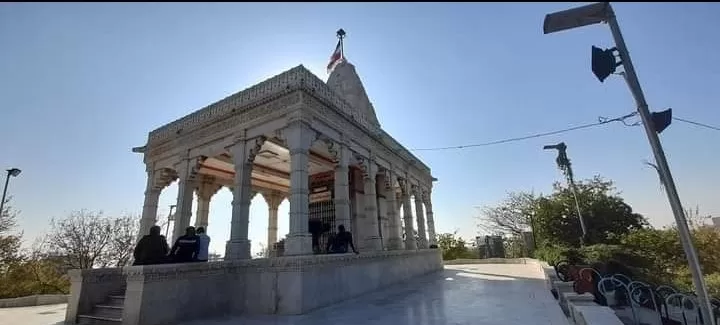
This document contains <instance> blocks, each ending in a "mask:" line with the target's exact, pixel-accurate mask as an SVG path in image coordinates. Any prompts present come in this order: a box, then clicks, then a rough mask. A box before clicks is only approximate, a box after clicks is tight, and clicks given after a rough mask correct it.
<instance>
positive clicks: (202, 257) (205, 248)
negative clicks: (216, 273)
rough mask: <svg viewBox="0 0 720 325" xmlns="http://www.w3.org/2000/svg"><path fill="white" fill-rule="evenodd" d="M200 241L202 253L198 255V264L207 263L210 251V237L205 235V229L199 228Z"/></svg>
mask: <svg viewBox="0 0 720 325" xmlns="http://www.w3.org/2000/svg"><path fill="white" fill-rule="evenodd" d="M197 235H198V240H199V241H200V251H199V252H198V255H197V261H198V262H207V261H208V254H209V250H210V236H208V235H207V234H206V233H205V227H198V228H197Z"/></svg>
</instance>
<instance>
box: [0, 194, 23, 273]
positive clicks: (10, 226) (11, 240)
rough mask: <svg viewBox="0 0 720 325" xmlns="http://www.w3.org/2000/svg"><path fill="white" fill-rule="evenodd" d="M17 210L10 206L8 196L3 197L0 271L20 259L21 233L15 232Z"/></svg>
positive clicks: (0, 216) (0, 219)
mask: <svg viewBox="0 0 720 325" xmlns="http://www.w3.org/2000/svg"><path fill="white" fill-rule="evenodd" d="M16 218H17V212H16V211H14V210H13V209H12V208H11V206H10V198H9V197H8V198H6V199H5V205H4V206H3V211H0V272H3V271H5V270H4V269H6V268H7V266H8V265H10V264H11V263H14V262H18V261H20V259H21V255H20V243H21V240H22V234H21V233H20V234H18V233H16V232H15V227H16V226H17V224H16V221H15V220H16Z"/></svg>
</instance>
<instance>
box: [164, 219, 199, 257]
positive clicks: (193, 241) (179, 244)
mask: <svg viewBox="0 0 720 325" xmlns="http://www.w3.org/2000/svg"><path fill="white" fill-rule="evenodd" d="M198 253H200V238H199V237H198V236H197V235H196V234H195V227H193V226H190V227H187V228H185V235H184V236H180V238H178V239H177V240H176V241H175V244H174V245H173V247H172V249H171V250H170V258H171V259H172V262H173V263H188V262H193V261H195V260H197V256H198Z"/></svg>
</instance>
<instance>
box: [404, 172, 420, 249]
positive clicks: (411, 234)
mask: <svg viewBox="0 0 720 325" xmlns="http://www.w3.org/2000/svg"><path fill="white" fill-rule="evenodd" d="M409 187H410V184H408V181H407V179H406V178H403V179H401V180H400V190H401V191H402V208H403V223H404V225H405V249H407V250H415V249H417V242H415V227H414V226H413V215H412V206H411V205H410V188H409Z"/></svg>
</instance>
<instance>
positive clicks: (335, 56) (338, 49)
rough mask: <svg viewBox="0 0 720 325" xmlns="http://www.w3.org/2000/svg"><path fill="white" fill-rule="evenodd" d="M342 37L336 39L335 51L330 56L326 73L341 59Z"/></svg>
mask: <svg viewBox="0 0 720 325" xmlns="http://www.w3.org/2000/svg"><path fill="white" fill-rule="evenodd" d="M342 58H343V55H342V39H340V40H338V43H337V46H335V51H334V52H333V54H332V55H331V56H330V63H328V65H327V73H330V72H331V71H332V70H333V69H334V68H335V65H337V64H338V62H340V60H342Z"/></svg>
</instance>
